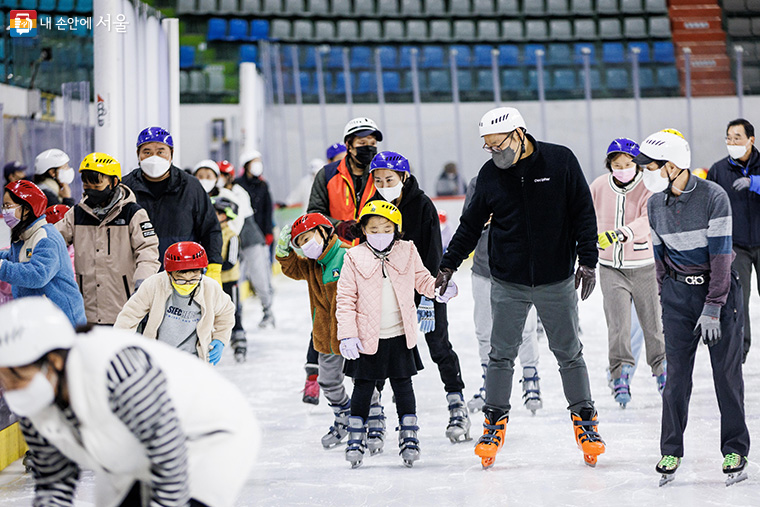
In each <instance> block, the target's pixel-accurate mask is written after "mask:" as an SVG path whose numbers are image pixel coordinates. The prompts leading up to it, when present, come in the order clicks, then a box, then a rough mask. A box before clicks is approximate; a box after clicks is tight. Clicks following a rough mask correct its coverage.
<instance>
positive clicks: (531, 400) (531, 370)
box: [520, 366, 544, 415]
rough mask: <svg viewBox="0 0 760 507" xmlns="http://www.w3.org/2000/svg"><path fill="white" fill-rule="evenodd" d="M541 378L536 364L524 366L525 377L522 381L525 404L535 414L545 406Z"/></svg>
mask: <svg viewBox="0 0 760 507" xmlns="http://www.w3.org/2000/svg"><path fill="white" fill-rule="evenodd" d="M540 379H541V378H540V377H539V376H538V370H537V369H536V367H535V366H525V367H523V378H522V380H521V381H520V382H521V383H522V388H523V405H525V408H527V409H528V410H530V412H531V413H532V414H533V415H536V410H538V409H540V408H543V406H544V403H543V402H542V401H541V387H539V384H538V381H539V380H540Z"/></svg>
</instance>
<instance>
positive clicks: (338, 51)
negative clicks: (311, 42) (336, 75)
mask: <svg viewBox="0 0 760 507" xmlns="http://www.w3.org/2000/svg"><path fill="white" fill-rule="evenodd" d="M327 68H328V69H342V68H343V48H339V47H335V46H333V47H331V48H330V50H329V51H328V52H327Z"/></svg>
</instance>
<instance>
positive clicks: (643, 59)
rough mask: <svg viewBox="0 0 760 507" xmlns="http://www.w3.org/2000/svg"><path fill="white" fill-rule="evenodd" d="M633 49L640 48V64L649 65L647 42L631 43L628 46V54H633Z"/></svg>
mask: <svg viewBox="0 0 760 507" xmlns="http://www.w3.org/2000/svg"><path fill="white" fill-rule="evenodd" d="M633 48H639V50H640V52H639V63H649V62H650V61H651V60H650V58H649V44H647V43H646V42H631V43H630V44H628V53H629V54H630V53H631V50H632V49H633Z"/></svg>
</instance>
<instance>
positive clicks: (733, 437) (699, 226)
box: [634, 129, 749, 485]
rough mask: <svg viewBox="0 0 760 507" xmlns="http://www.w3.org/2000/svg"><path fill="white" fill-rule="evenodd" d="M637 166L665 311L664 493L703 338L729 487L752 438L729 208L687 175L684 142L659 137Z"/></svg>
mask: <svg viewBox="0 0 760 507" xmlns="http://www.w3.org/2000/svg"><path fill="white" fill-rule="evenodd" d="M634 162H635V163H637V164H638V165H640V166H643V167H645V169H646V170H645V171H644V175H643V179H644V184H645V185H646V187H647V188H648V189H649V190H650V191H651V192H652V196H651V197H650V198H649V202H648V205H647V208H648V214H649V225H650V226H651V229H652V245H653V247H654V259H655V269H656V273H657V283H658V287H659V291H660V303H661V305H662V323H663V332H664V334H665V353H666V356H667V361H668V366H667V376H668V381H667V383H666V385H665V390H664V391H663V393H662V428H661V434H660V450H661V452H662V458H661V459H660V462H659V463H658V464H657V467H656V470H657V472H659V473H661V474H662V479H661V481H660V485H663V484H665V483H667V482H669V481H671V480H673V478H674V475H673V474H674V473H675V471H676V469H677V468H678V466H679V464H680V462H681V458H682V457H683V455H684V445H683V434H684V430H685V429H686V422H687V416H688V409H689V398H690V396H691V390H692V372H693V369H694V357H695V355H696V351H697V346H698V345H699V340H700V338H701V339H702V340H703V341H704V343H705V344H707V345H708V346H709V351H710V362H711V364H712V370H713V383H714V385H715V393H716V395H717V398H718V406H719V408H720V415H721V419H720V426H721V432H720V435H721V452H722V454H723V456H724V461H723V472H724V473H725V474H727V475H728V476H729V478H728V480H727V485H730V484H732V483H733V482H737V481H739V480H742V479H743V478H746V475H744V468H745V467H746V464H747V455H748V454H749V432H748V430H747V424H746V422H745V417H744V380H743V378H742V342H743V336H742V323H743V322H744V320H743V319H744V314H743V311H744V308H743V301H742V292H741V287H740V285H739V279H738V277H737V275H736V273H735V272H732V271H731V262H732V261H733V258H734V253H733V251H732V249H731V229H732V225H731V205H730V203H729V200H728V196H727V195H726V192H725V190H723V189H722V188H721V187H720V186H719V185H717V184H715V183H713V182H711V181H706V180H702V179H700V178H697V177H694V176H692V175H691V174H690V172H689V166H690V164H691V153H690V151H689V143H688V142H687V141H686V139H684V138H683V135H682V134H681V133H680V132H678V131H676V130H672V129H668V130H665V131H661V132H656V133H654V134H652V135H651V136H649V137H647V138H646V139H645V140H644V142H643V143H642V144H641V146H640V153H639V155H638V156H636V157H635V158H634Z"/></svg>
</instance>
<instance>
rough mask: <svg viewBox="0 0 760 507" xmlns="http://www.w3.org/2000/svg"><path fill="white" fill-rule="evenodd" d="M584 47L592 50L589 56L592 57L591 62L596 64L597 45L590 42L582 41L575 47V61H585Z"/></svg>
mask: <svg viewBox="0 0 760 507" xmlns="http://www.w3.org/2000/svg"><path fill="white" fill-rule="evenodd" d="M583 48H588V49H589V50H591V52H590V53H589V56H590V57H591V59H590V63H591V65H594V64H595V63H596V46H594V45H593V44H591V43H588V42H581V43H579V44H576V45H575V46H574V47H573V54H574V55H575V63H583Z"/></svg>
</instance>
